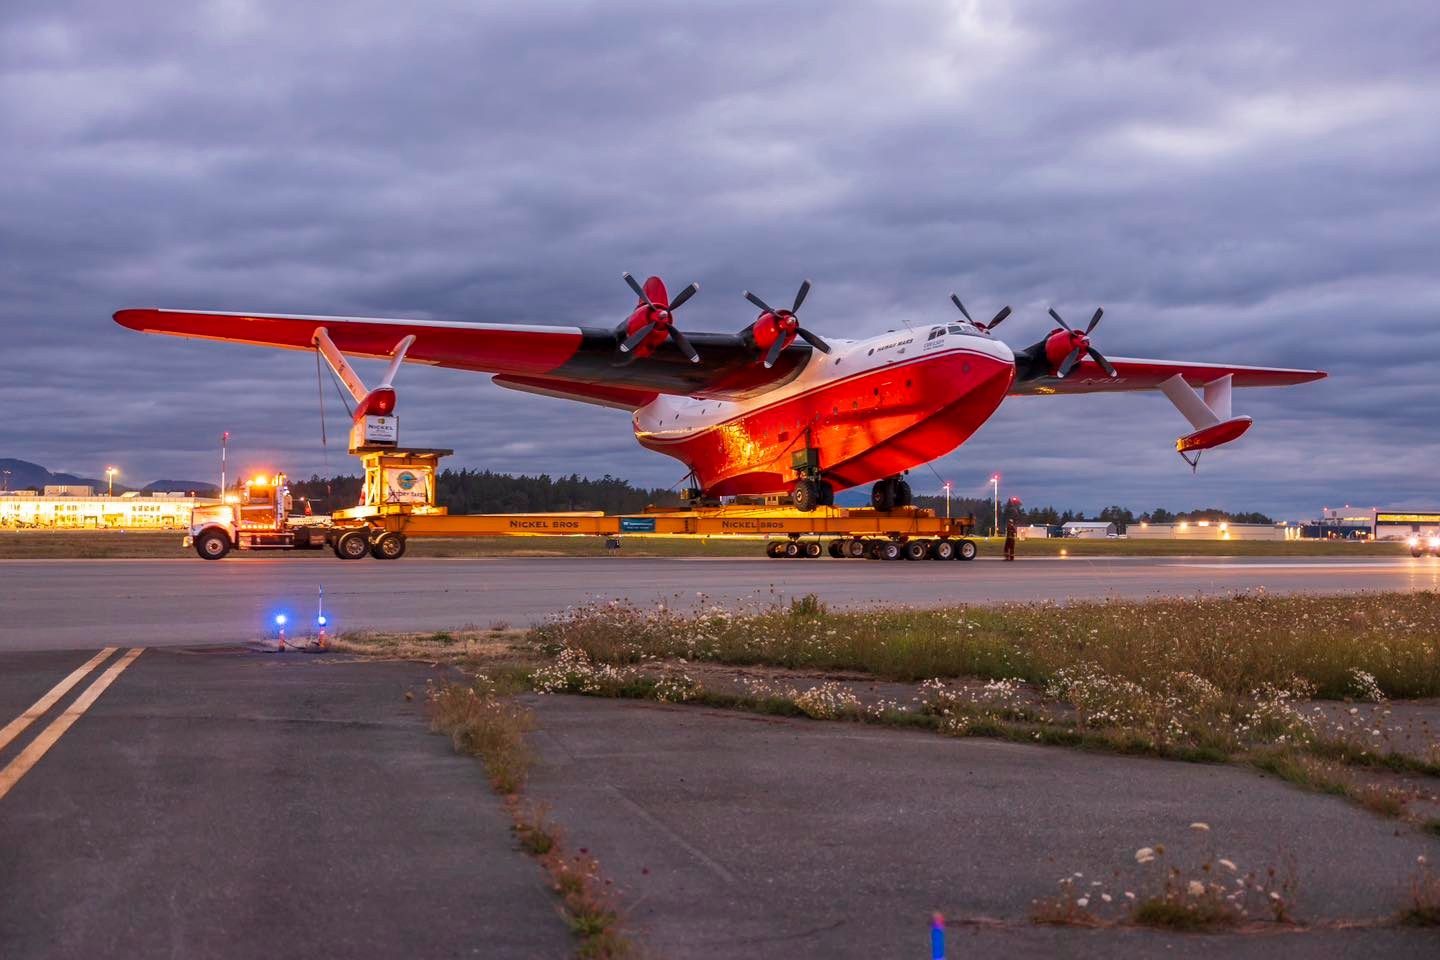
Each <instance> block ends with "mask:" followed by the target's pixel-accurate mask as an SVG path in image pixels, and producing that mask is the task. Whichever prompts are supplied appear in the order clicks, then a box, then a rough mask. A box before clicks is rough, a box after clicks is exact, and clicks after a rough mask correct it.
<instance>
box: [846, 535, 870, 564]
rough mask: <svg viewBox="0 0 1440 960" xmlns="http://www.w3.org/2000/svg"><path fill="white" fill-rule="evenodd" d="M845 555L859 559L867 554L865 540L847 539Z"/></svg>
mask: <svg viewBox="0 0 1440 960" xmlns="http://www.w3.org/2000/svg"><path fill="white" fill-rule="evenodd" d="M845 556H847V557H849V558H850V559H852V560H859V559H860V558H861V557H863V556H865V541H864V540H850V541H847V542H846V544H845Z"/></svg>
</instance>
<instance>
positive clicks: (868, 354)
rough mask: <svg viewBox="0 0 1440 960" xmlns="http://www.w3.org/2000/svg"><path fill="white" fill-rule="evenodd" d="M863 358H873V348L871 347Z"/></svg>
mask: <svg viewBox="0 0 1440 960" xmlns="http://www.w3.org/2000/svg"><path fill="white" fill-rule="evenodd" d="M865 356H867V357H873V356H875V348H874V347H871V348H870V352H869V353H867V354H865Z"/></svg>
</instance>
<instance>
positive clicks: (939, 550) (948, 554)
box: [930, 540, 955, 560]
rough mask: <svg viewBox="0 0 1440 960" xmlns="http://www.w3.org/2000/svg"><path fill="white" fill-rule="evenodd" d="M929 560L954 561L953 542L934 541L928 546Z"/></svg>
mask: <svg viewBox="0 0 1440 960" xmlns="http://www.w3.org/2000/svg"><path fill="white" fill-rule="evenodd" d="M930 559H931V560H954V559H955V542H954V541H953V540H936V541H935V542H934V543H933V544H931V546H930Z"/></svg>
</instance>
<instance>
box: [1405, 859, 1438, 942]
mask: <svg viewBox="0 0 1440 960" xmlns="http://www.w3.org/2000/svg"><path fill="white" fill-rule="evenodd" d="M1415 860H1416V862H1417V863H1418V864H1419V868H1418V869H1417V870H1416V873H1415V876H1414V877H1412V878H1411V880H1410V902H1409V903H1407V904H1406V905H1405V908H1404V909H1403V910H1401V911H1400V922H1401V923H1404V924H1407V925H1409V926H1415V927H1436V926H1440V875H1437V874H1436V873H1435V871H1434V870H1432V869H1431V868H1430V863H1429V861H1428V860H1427V859H1426V858H1425V857H1424V856H1423V855H1422V856H1419V857H1416V858H1415Z"/></svg>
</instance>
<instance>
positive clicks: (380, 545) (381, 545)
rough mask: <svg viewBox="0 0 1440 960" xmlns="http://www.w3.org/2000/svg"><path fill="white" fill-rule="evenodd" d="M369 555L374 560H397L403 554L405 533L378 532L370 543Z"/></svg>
mask: <svg viewBox="0 0 1440 960" xmlns="http://www.w3.org/2000/svg"><path fill="white" fill-rule="evenodd" d="M370 556H372V557H374V558H375V559H376V560H399V559H400V558H401V557H403V556H405V534H403V533H382V534H380V536H378V537H376V538H375V540H374V542H373V543H371V544H370Z"/></svg>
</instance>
